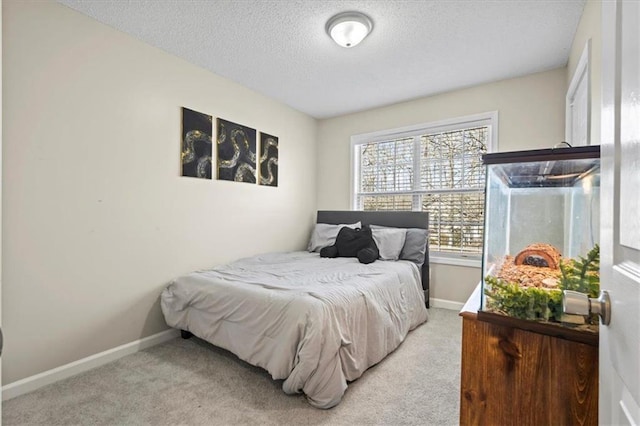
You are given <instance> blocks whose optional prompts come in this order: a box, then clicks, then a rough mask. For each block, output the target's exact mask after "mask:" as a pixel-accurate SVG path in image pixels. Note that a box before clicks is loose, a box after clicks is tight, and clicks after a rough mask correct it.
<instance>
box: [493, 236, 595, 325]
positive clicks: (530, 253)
mask: <svg viewBox="0 0 640 426" xmlns="http://www.w3.org/2000/svg"><path fill="white" fill-rule="evenodd" d="M599 269H600V247H599V246H598V245H597V244H596V245H595V246H594V247H593V248H592V249H591V250H590V251H589V252H588V253H587V256H586V257H582V256H578V258H577V259H564V258H562V255H561V254H560V252H559V251H558V249H556V248H555V247H553V246H551V245H549V244H542V243H536V244H532V245H529V246H527V248H525V249H524V250H522V251H521V252H520V253H518V255H516V256H515V258H514V257H513V256H509V255H507V256H505V258H504V260H503V262H502V265H501V266H500V268H499V270H498V272H497V273H496V274H495V276H492V275H487V276H486V277H485V287H484V294H485V296H486V305H485V310H487V311H489V312H494V313H498V314H503V315H507V316H511V317H514V318H519V319H524V320H533V321H543V322H550V323H561V324H562V325H564V326H572V327H576V328H580V329H584V330H588V331H597V330H598V320H597V316H596V315H590V316H587V317H582V316H578V315H567V314H564V313H563V312H562V291H563V290H574V291H579V292H582V293H585V294H588V295H589V297H594V298H595V297H598V294H599V292H600V273H599Z"/></svg>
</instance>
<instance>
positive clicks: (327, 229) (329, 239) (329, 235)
mask: <svg viewBox="0 0 640 426" xmlns="http://www.w3.org/2000/svg"><path fill="white" fill-rule="evenodd" d="M345 226H348V227H349V228H353V229H356V228H361V227H362V225H361V223H360V222H356V223H352V224H350V225H348V224H340V225H331V224H328V223H316V226H315V228H314V229H313V232H312V233H311V239H310V240H309V246H308V247H307V250H308V251H310V252H314V251H320V249H322V248H323V247H327V246H332V245H333V244H335V242H336V238H337V237H338V232H339V231H340V229H341V228H344V227H345Z"/></svg>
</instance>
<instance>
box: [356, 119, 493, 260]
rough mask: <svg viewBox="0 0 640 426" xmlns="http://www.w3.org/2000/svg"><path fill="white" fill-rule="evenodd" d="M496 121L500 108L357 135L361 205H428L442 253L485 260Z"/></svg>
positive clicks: (436, 252) (436, 249)
mask: <svg viewBox="0 0 640 426" xmlns="http://www.w3.org/2000/svg"><path fill="white" fill-rule="evenodd" d="M496 129H497V113H496V112H493V113H487V114H480V115H475V116H469V117H461V118H458V119H454V120H448V121H446V122H438V123H429V124H423V125H418V126H412V127H409V128H403V129H394V130H389V131H383V132H376V133H369V134H366V135H357V136H354V137H352V155H353V162H352V163H353V177H354V179H353V208H354V209H355V210H415V211H427V212H429V221H430V224H429V228H430V229H429V235H430V240H429V244H430V249H431V255H432V256H433V257H435V259H436V261H437V260H438V259H440V260H443V259H444V260H445V261H446V260H447V259H449V260H455V259H465V258H466V259H472V260H479V259H480V255H481V253H482V238H483V228H484V183H485V169H484V166H483V164H482V154H484V153H486V152H490V151H492V150H493V147H494V146H495V145H496V144H495V141H496V140H497V135H496V134H497V132H496ZM453 263H456V262H453ZM463 264H464V263H463Z"/></svg>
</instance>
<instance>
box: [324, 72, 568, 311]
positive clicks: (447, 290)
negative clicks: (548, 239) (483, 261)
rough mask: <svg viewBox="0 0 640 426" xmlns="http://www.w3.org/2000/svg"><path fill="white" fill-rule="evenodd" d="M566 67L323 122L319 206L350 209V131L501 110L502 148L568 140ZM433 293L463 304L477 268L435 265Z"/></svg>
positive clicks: (477, 275)
mask: <svg viewBox="0 0 640 426" xmlns="http://www.w3.org/2000/svg"><path fill="white" fill-rule="evenodd" d="M566 72H567V71H566V68H559V69H555V70H551V71H547V72H543V73H538V74H533V75H529V76H526V77H521V78H514V79H510V80H504V81H499V82H495V83H490V84H485V85H481V86H476V87H472V88H469V89H464V90H458V91H455V92H449V93H444V94H440V95H437V96H431V97H427V98H422V99H418V100H414V101H411V102H404V103H399V104H396V105H391V106H388V107H384V108H378V109H374V110H370V111H365V112H361V113H356V114H350V115H346V116H341V117H337V118H332V119H327V120H322V121H320V123H319V126H318V146H317V149H318V179H317V190H318V208H319V209H349V208H350V207H351V206H350V204H349V203H350V192H349V191H350V183H349V179H350V167H351V160H350V138H351V136H352V135H357V134H361V133H368V132H374V131H379V130H385V129H393V128H398V127H403V126H409V125H413V124H419V123H427V122H432V121H438V120H444V119H449V118H454V117H460V116H464V115H471V114H477V113H482V112H487V111H495V110H497V111H498V115H499V116H498V121H499V130H498V150H499V151H513V150H523V149H534V148H550V147H552V146H553V145H555V144H556V143H558V142H560V141H562V140H563V139H564V100H565V94H566ZM432 266H433V276H432V278H433V279H432V286H431V289H432V295H431V296H432V297H434V298H438V299H445V300H450V301H456V302H464V301H466V299H467V298H468V296H469V295H470V294H471V291H472V290H473V288H474V287H475V285H476V284H477V283H478V281H479V280H480V278H481V273H480V269H479V268H467V267H455V266H449V265H442V264H433V265H432Z"/></svg>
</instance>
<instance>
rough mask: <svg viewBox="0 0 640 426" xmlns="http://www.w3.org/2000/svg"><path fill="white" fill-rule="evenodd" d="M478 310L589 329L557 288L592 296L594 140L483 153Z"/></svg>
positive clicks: (592, 325)
mask: <svg viewBox="0 0 640 426" xmlns="http://www.w3.org/2000/svg"><path fill="white" fill-rule="evenodd" d="M483 160H484V163H485V166H486V173H487V179H486V192H485V196H486V198H485V230H484V247H483V259H482V277H483V280H482V306H481V312H485V313H491V314H495V315H499V316H504V317H512V318H514V319H518V320H525V321H531V322H538V323H545V324H548V325H552V326H558V327H566V328H572V329H576V330H579V331H585V332H597V330H598V320H597V316H595V317H591V316H579V315H569V314H566V313H564V312H563V311H562V290H574V291H579V292H582V293H585V294H588V295H589V297H598V293H599V287H600V277H599V259H600V258H599V246H598V242H599V211H600V147H599V146H583V147H562V148H554V149H543V150H533V151H519V152H506V153H505V152H503V153H494V154H486V155H485V156H484V157H483Z"/></svg>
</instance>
